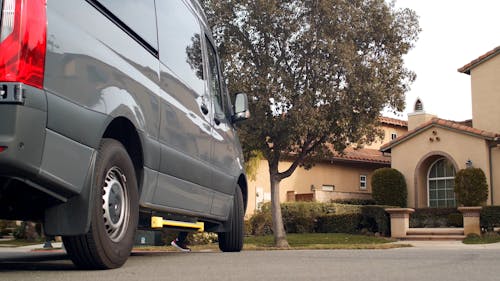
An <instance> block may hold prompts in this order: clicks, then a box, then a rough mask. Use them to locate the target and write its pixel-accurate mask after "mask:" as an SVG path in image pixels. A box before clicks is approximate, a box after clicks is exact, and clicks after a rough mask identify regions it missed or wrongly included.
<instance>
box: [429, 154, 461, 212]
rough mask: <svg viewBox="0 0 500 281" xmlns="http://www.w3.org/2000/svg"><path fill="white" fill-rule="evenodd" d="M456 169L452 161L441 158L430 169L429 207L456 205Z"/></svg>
mask: <svg viewBox="0 0 500 281" xmlns="http://www.w3.org/2000/svg"><path fill="white" fill-rule="evenodd" d="M454 188H455V169H454V167H453V165H452V164H451V163H450V161H448V160H446V159H440V160H438V161H436V162H435V163H434V164H433V165H432V166H431V168H430V169H429V174H428V200H429V201H428V202H429V207H432V208H445V207H455V206H456V199H455V192H454Z"/></svg>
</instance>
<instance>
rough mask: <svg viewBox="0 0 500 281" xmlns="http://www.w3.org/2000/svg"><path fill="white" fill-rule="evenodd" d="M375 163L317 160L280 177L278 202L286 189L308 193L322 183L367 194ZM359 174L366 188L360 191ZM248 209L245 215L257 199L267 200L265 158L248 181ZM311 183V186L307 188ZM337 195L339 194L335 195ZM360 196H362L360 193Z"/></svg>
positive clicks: (282, 166) (338, 188)
mask: <svg viewBox="0 0 500 281" xmlns="http://www.w3.org/2000/svg"><path fill="white" fill-rule="evenodd" d="M290 165H291V163H290V162H282V163H280V166H279V169H280V171H284V170H286V169H287V168H288V167H289V166H290ZM376 168H378V166H371V165H369V164H368V165H364V167H363V166H359V165H348V164H339V163H337V162H336V163H335V164H328V163H319V164H316V165H315V166H314V167H313V168H312V169H310V170H305V169H303V168H297V170H296V171H295V172H294V173H293V174H292V176H290V177H289V178H286V179H284V180H283V181H282V182H281V184H280V201H281V202H285V201H286V199H287V197H286V195H287V192H288V191H295V192H296V194H303V193H312V192H313V190H312V189H321V188H322V186H323V185H334V186H335V191H336V192H339V193H344V192H351V193H355V194H351V195H352V197H354V196H355V195H356V194H367V195H369V194H371V186H370V180H371V175H372V173H373V171H374V170H375V169H376ZM360 175H366V176H367V177H368V183H367V184H368V187H367V189H366V190H361V189H360V186H359V177H360ZM248 185H249V186H248V208H247V213H246V215H247V216H248V215H251V214H253V212H254V211H255V209H256V207H257V206H256V205H257V204H258V202H259V201H261V200H262V201H265V202H267V201H270V199H271V198H270V192H271V191H270V181H269V167H268V164H267V161H266V160H262V161H261V162H260V165H259V168H258V172H257V176H256V180H255V181H250V182H249V184H248ZM311 185H312V186H313V187H311ZM339 196H340V195H339ZM360 198H364V197H362V196H360Z"/></svg>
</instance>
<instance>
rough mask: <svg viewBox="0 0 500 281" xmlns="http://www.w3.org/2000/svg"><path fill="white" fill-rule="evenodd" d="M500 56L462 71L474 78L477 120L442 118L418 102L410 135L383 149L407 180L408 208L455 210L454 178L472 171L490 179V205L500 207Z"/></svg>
mask: <svg viewBox="0 0 500 281" xmlns="http://www.w3.org/2000/svg"><path fill="white" fill-rule="evenodd" d="M499 54H500V47H497V48H496V49H494V50H492V51H490V52H488V53H486V54H484V55H482V56H480V57H479V58H477V59H475V60H473V61H472V62H470V63H468V64H467V65H465V66H463V67H461V68H460V69H459V70H458V71H459V72H461V73H464V74H468V75H470V78H471V97H472V120H467V121H464V122H455V121H450V120H444V119H440V118H437V117H436V116H434V115H431V114H428V113H426V112H425V111H424V107H423V104H422V102H421V101H419V100H418V101H417V102H416V103H415V108H414V112H412V113H410V114H409V115H408V130H409V131H408V133H406V134H404V135H401V136H399V137H398V138H396V139H394V140H392V141H391V142H390V143H388V144H385V145H383V146H382V147H381V149H380V151H381V152H383V153H384V154H385V155H390V156H391V166H392V167H393V168H396V169H398V170H399V171H401V173H403V175H404V176H405V178H406V182H407V186H408V206H409V207H416V208H421V207H455V206H456V205H457V203H456V200H455V194H454V192H453V188H454V177H455V173H456V172H457V171H458V170H459V169H463V168H466V167H469V166H473V167H476V168H481V169H482V170H483V171H484V172H485V174H486V177H487V182H488V185H489V198H488V201H487V204H488V205H499V204H500V77H499V73H500V56H499Z"/></svg>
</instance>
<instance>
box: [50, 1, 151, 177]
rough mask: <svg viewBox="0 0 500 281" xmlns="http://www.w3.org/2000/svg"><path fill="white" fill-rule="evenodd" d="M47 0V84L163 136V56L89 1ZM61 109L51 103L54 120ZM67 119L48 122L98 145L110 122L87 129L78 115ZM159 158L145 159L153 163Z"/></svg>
mask: <svg viewBox="0 0 500 281" xmlns="http://www.w3.org/2000/svg"><path fill="white" fill-rule="evenodd" d="M47 6H48V12H47V17H48V30H47V31H48V32H47V41H48V43H47V59H46V73H45V84H44V86H45V88H46V89H47V90H48V91H49V92H50V93H52V94H54V95H57V96H59V97H61V98H63V99H65V100H67V101H69V102H71V103H74V104H75V105H77V106H79V107H82V108H84V109H86V110H90V111H91V112H94V113H95V114H104V115H106V116H110V117H119V116H121V117H125V118H127V119H128V120H130V121H131V122H132V123H133V124H134V125H135V126H136V128H137V129H138V130H139V131H141V132H143V133H144V134H145V137H147V138H152V139H156V140H157V139H158V130H159V114H160V112H159V101H158V98H157V96H156V93H157V92H158V88H159V86H158V83H159V73H158V60H157V58H156V57H155V56H154V55H153V54H151V53H150V52H148V50H146V49H145V48H144V47H143V46H141V45H140V44H139V43H138V42H136V41H134V40H132V39H131V38H130V35H128V34H127V33H125V32H124V31H123V30H122V29H120V28H119V27H118V26H116V25H115V24H113V23H111V22H110V20H109V19H108V18H107V17H106V16H105V15H103V14H102V13H101V12H100V11H98V10H96V9H95V8H94V7H93V6H91V5H90V4H89V3H88V2H86V1H78V0H48V3H47ZM153 20H154V19H153ZM49 102H50V101H49ZM50 107H51V104H50V103H49V108H50ZM58 113H59V112H57V108H56V110H54V111H51V109H49V120H50V119H51V116H53V118H56V119H57V118H58V117H59V114H58ZM65 121H66V122H59V123H55V122H52V123H50V124H49V125H48V127H49V129H51V130H54V131H55V132H58V133H61V134H63V135H65V136H66V137H69V138H71V139H74V140H78V141H80V142H82V143H83V144H85V145H88V146H91V147H93V148H97V146H98V144H99V142H100V138H101V136H102V133H103V132H104V130H105V127H106V125H107V124H106V123H104V122H101V124H97V125H95V124H87V125H88V126H84V128H85V130H81V128H75V127H74V122H73V120H65ZM99 126H100V127H99ZM96 127H99V128H96ZM82 132H83V133H85V134H86V136H81V134H82ZM155 162H158V161H153V160H152V159H145V163H146V166H149V167H151V168H153V169H157V167H154V166H155V165H154V164H157V163H155Z"/></svg>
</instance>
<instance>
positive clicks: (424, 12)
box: [384, 0, 500, 121]
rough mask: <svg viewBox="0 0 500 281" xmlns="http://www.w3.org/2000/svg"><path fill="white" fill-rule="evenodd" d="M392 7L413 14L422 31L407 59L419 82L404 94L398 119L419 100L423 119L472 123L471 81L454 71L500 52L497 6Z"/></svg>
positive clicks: (469, 1)
mask: <svg viewBox="0 0 500 281" xmlns="http://www.w3.org/2000/svg"><path fill="white" fill-rule="evenodd" d="M396 7H401V8H403V7H405V8H410V9H412V10H414V11H416V13H417V14H418V16H419V22H420V27H421V29H422V31H421V33H420V36H419V40H418V41H417V43H416V44H415V48H414V49H412V50H411V51H410V53H409V54H408V55H407V56H405V64H406V66H407V67H408V68H409V69H411V70H413V71H415V72H416V74H417V80H416V81H415V82H414V83H413V84H412V86H411V91H410V92H408V93H407V94H406V110H405V112H403V113H402V114H400V115H399V116H396V118H399V119H405V120H406V119H407V113H408V112H412V111H413V105H414V104H415V101H416V100H417V98H418V97H419V98H421V100H422V102H423V104H424V110H425V111H426V112H427V113H431V114H435V115H438V117H440V118H444V119H450V120H455V121H462V120H465V119H470V118H472V110H471V99H470V92H471V90H470V76H469V75H466V74H463V73H459V72H458V71H457V69H458V68H460V67H462V66H464V65H466V64H467V63H469V62H471V61H472V60H474V59H476V58H478V57H479V56H481V55H483V54H485V53H486V52H488V51H490V50H493V49H494V48H495V47H497V46H500V1H499V0H434V1H431V0H396ZM384 115H386V114H384ZM388 116H390V115H388ZM393 117H394V116H393Z"/></svg>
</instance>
